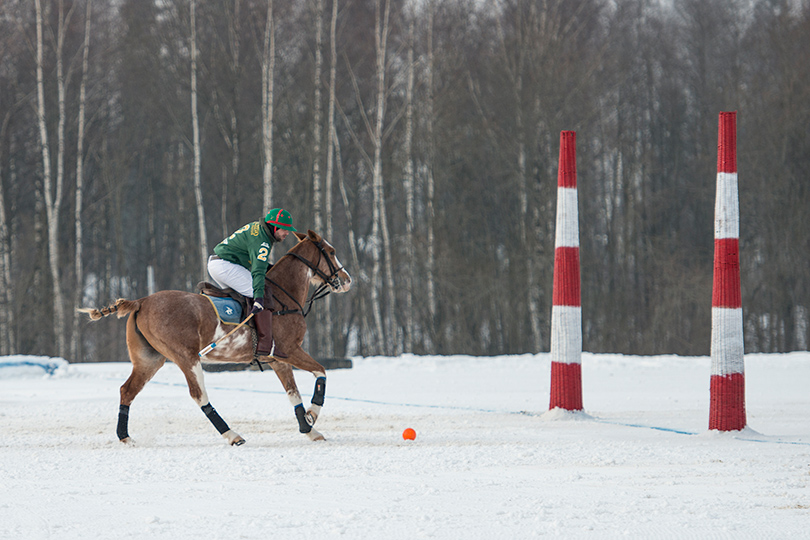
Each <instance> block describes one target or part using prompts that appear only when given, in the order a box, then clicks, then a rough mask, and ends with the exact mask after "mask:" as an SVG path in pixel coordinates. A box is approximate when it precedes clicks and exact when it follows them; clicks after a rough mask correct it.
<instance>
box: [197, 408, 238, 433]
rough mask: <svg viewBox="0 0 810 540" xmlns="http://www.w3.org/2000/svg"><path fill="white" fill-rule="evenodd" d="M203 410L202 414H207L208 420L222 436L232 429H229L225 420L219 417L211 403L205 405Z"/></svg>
mask: <svg viewBox="0 0 810 540" xmlns="http://www.w3.org/2000/svg"><path fill="white" fill-rule="evenodd" d="M201 409H202V412H204V413H205V416H207V417H208V419H209V420H211V423H212V424H214V427H215V428H217V431H219V434H220V435H222V434H223V433H225V432H226V431H228V430H229V429H231V428H229V427H228V424H226V423H225V420H223V419H222V417H221V416H220V415H219V413H218V412H217V411H216V410H215V409H214V407H212V406H211V404H210V403H208V404H207V405H203V406H202V407H201Z"/></svg>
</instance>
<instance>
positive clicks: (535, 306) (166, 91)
mask: <svg viewBox="0 0 810 540" xmlns="http://www.w3.org/2000/svg"><path fill="white" fill-rule="evenodd" d="M335 3H336V4H335ZM192 8H193V9H192ZM192 13H193V14H194V15H193V18H192ZM88 23H89V24H88ZM268 24H270V26H268ZM192 28H193V30H194V32H193V33H192ZM192 36H193V41H192ZM808 50H810V3H808V2H807V1H806V0H797V1H789V0H675V1H674V2H659V1H656V0H617V1H615V2H614V1H608V0H422V1H418V2H416V1H413V2H412V1H392V0H295V1H287V2H279V1H276V2H275V3H273V1H272V0H164V1H160V2H156V1H153V0H121V1H120V2H103V1H98V0H95V1H93V0H34V1H32V0H6V1H5V2H2V3H0V291H2V292H1V293H0V354H9V353H28V354H49V355H57V354H60V355H63V356H65V357H67V358H69V359H70V360H72V361H92V360H117V359H123V358H124V357H125V350H124V339H123V333H124V325H123V324H120V323H119V324H116V323H113V322H109V321H108V322H106V323H96V324H93V325H91V324H89V323H88V322H85V321H84V320H81V319H78V318H76V317H75V315H74V312H75V308H76V307H80V306H82V305H91V306H101V305H106V304H107V303H110V302H111V301H113V300H115V299H116V298H118V297H128V298H136V297H140V296H144V295H146V294H148V293H149V292H151V291H152V290H155V289H181V290H193V287H194V285H195V284H196V282H197V281H199V280H201V279H204V278H207V276H205V275H201V274H202V272H201V262H202V261H203V260H204V259H205V257H206V256H207V254H208V252H210V250H211V249H212V248H213V245H214V244H216V243H217V242H219V241H220V240H221V239H222V238H224V237H225V236H227V235H228V234H230V232H232V231H233V230H235V229H236V228H238V227H239V226H241V225H243V224H245V223H248V222H250V221H253V220H256V219H258V218H260V217H261V216H263V215H264V212H265V211H266V210H267V209H269V207H283V208H286V209H288V210H289V211H290V212H291V213H292V214H293V216H294V219H295V223H296V225H297V226H298V227H299V229H307V228H314V227H315V224H316V223H317V224H319V227H320V228H321V229H322V230H321V231H319V232H323V233H324V234H326V235H327V237H328V238H329V239H330V241H332V243H333V244H334V245H335V246H336V248H337V249H338V252H339V254H340V257H341V260H342V262H343V263H344V264H345V265H346V266H347V268H348V269H349V271H350V272H351V273H352V275H353V277H354V278H355V285H356V287H355V289H354V290H353V291H352V292H351V293H349V295H347V296H343V297H340V298H333V299H331V300H330V301H328V302H325V303H324V304H322V305H320V306H316V308H315V309H314V310H313V314H312V315H311V316H310V317H311V320H310V332H309V337H308V339H309V341H310V342H309V348H310V350H311V351H312V352H313V353H314V354H315V355H318V356H326V355H333V354H337V355H343V354H360V355H373V354H399V353H402V352H414V353H438V354H451V353H470V354H503V353H522V352H536V351H540V350H547V349H548V346H549V324H550V313H551V285H552V271H553V257H554V223H555V209H556V200H555V199H556V172H557V153H558V150H559V133H560V131H562V130H575V131H576V132H577V146H578V148H577V151H578V153H577V170H578V178H579V182H578V185H579V214H580V241H581V250H580V254H581V259H582V306H583V325H584V328H583V344H584V348H585V349H586V350H589V351H595V352H600V351H618V352H625V353H633V354H653V353H677V354H690V355H705V354H708V352H709V340H710V331H711V328H710V326H711V287H712V264H713V260H712V259H713V220H714V195H715V174H716V145H717V117H718V113H719V112H720V111H730V110H736V111H738V145H739V146H738V152H739V158H738V163H739V186H740V208H741V227H740V244H741V267H742V292H743V311H744V317H745V332H746V333H745V336H746V351H747V352H756V351H762V352H770V351H787V350H796V349H806V348H807V346H808V338H809V337H810V327H809V325H810V312H808V308H810V290H808V280H807V261H808V260H810V228H808V227H807V226H806V222H805V220H806V216H807V215H808V211H809V210H810V188H808V180H810V63H808V62H807V60H806V52H807V51H808ZM192 51H193V52H194V60H195V61H194V63H193V64H192ZM271 53H272V54H271ZM85 58H86V61H85V60H84V59H85ZM38 59H39V60H38ZM192 81H193V82H192ZM195 126H196V130H195ZM267 134H270V135H272V138H271V139H268V138H267V137H266V135H267ZM268 141H270V143H269V144H270V146H269V147H268ZM195 158H196V159H199V163H200V167H199V172H197V169H196V167H195ZM195 182H198V183H199V186H200V187H201V193H199V198H198V196H197V195H198V194H196V193H195V185H197V184H195ZM265 197H269V198H270V201H269V203H268V202H267V201H266V199H265ZM198 224H201V225H198ZM200 227H202V232H204V233H205V234H204V235H203V234H201V228H200ZM201 239H202V242H201ZM201 243H205V244H206V245H202V246H201ZM291 245H292V242H291V241H288V243H287V245H281V246H278V247H277V248H276V250H277V251H276V252H275V253H274V256H275V258H278V257H279V256H280V255H281V254H282V251H283V249H285V248H288V247H290V246H291Z"/></svg>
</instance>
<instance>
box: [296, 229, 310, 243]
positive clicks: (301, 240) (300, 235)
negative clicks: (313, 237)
mask: <svg viewBox="0 0 810 540" xmlns="http://www.w3.org/2000/svg"><path fill="white" fill-rule="evenodd" d="M293 234H294V235H295V237H296V238H298V241H299V242H303V241H304V239H306V237H307V235H305V234H301V233H300V232H298V231H294V232H293Z"/></svg>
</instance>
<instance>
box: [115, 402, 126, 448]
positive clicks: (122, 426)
mask: <svg viewBox="0 0 810 540" xmlns="http://www.w3.org/2000/svg"><path fill="white" fill-rule="evenodd" d="M128 425H129V405H121V406H120V407H118V427H117V428H115V433H116V434H117V435H118V440H119V441H123V440H124V439H126V438H127V437H129V431H128V429H127V426H128Z"/></svg>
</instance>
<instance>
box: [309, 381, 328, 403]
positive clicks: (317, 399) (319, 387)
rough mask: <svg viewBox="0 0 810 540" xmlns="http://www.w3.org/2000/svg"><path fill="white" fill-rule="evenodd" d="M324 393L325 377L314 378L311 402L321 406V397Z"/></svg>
mask: <svg viewBox="0 0 810 540" xmlns="http://www.w3.org/2000/svg"><path fill="white" fill-rule="evenodd" d="M325 395H326V377H318V378H317V379H315V392H314V393H313V394H312V404H313V405H318V406H319V407H323V398H324V396H325Z"/></svg>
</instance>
